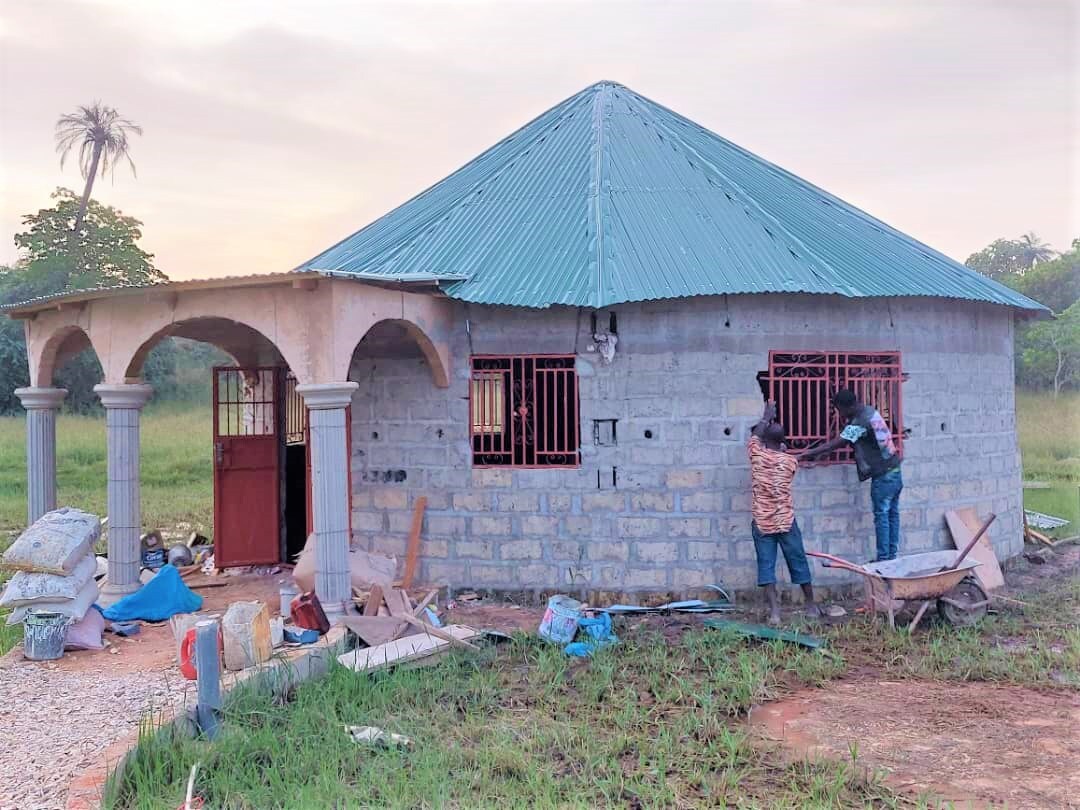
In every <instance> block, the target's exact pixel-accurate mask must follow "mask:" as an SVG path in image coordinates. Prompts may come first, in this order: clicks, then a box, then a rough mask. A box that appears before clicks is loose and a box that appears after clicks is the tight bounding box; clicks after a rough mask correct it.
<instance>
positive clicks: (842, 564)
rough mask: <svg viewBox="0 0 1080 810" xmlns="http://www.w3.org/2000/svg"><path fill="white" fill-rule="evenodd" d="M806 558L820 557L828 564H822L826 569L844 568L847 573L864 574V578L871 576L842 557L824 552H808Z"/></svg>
mask: <svg viewBox="0 0 1080 810" xmlns="http://www.w3.org/2000/svg"><path fill="white" fill-rule="evenodd" d="M806 556H808V557H818V558H820V559H822V560H826V562H824V563H822V565H824V566H825V567H826V568H833V567H836V568H843V569H845V570H847V571H854V572H855V573H856V574H862V575H863V576H864V577H866V576H870V575H869V574H868V573H867V572H866V571H865V569H863V568H862V567H861V566H858V565H855V563H852V562H848V561H847V560H845V559H843V558H842V557H834V556H833V555H832V554H825V553H824V552H822V551H808V552H806Z"/></svg>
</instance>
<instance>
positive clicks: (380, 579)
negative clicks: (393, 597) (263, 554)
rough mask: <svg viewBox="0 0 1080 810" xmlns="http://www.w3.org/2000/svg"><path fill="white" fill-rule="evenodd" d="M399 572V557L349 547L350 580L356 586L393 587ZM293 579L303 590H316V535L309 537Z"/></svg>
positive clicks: (364, 587) (297, 562) (294, 570)
mask: <svg viewBox="0 0 1080 810" xmlns="http://www.w3.org/2000/svg"><path fill="white" fill-rule="evenodd" d="M396 574H397V559H396V558H394V557H384V556H383V555H382V554H369V553H368V552H366V551H361V550H360V549H358V548H353V549H349V581H350V583H351V584H352V586H353V587H354V588H359V589H360V590H367V589H368V588H370V587H371V586H372V585H378V586H379V587H381V588H392V587H393V586H394V576H395V575H396ZM293 580H294V581H295V582H296V584H297V586H299V588H300V590H301V591H305V592H306V591H313V590H315V535H311V536H310V537H308V540H307V544H306V545H305V546H304V550H303V551H302V552H300V557H299V559H297V561H296V566H295V567H294V568H293Z"/></svg>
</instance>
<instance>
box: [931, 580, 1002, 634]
mask: <svg viewBox="0 0 1080 810" xmlns="http://www.w3.org/2000/svg"><path fill="white" fill-rule="evenodd" d="M989 604H990V601H989V597H988V596H987V595H986V591H984V590H983V588H982V585H980V584H979V581H978V580H977V579H975V578H974V577H965V578H964V579H962V580H961V581H960V584H959V585H957V586H955V587H954V588H953V589H952V590H951V591H949V592H948V593H946V594H945V595H944V596H942V597H941V598H940V599H938V603H937V606H938V613H939V614H940V615H941V618H942V619H944V620H945V621H947V622H948V623H949V624H951V625H952V626H953V627H968V626H969V625H972V624H975V622H977V621H979V619H981V618H982V617H983V616H985V615H986V611H987V607H988V606H989Z"/></svg>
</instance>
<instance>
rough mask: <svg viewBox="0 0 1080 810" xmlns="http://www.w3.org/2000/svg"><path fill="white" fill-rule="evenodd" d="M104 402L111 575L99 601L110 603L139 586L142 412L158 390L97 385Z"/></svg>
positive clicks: (144, 387)
mask: <svg viewBox="0 0 1080 810" xmlns="http://www.w3.org/2000/svg"><path fill="white" fill-rule="evenodd" d="M94 392H95V393H96V394H97V395H98V397H100V398H101V404H102V405H104V406H105V443H106V446H107V454H108V468H109V482H108V492H107V499H106V500H107V503H108V510H109V576H108V580H107V582H106V584H105V587H104V588H103V589H102V591H101V598H100V599H99V600H98V601H99V602H100V604H102V605H111V604H112V603H113V602H116V601H117V600H118V599H120V598H121V597H122V596H125V595H127V594H129V593H134V592H135V591H137V590H138V589H139V536H140V535H141V534H142V509H141V503H140V501H139V412H140V411H141V410H142V408H143V405H145V404H146V403H147V401H148V400H149V399H150V397H151V395H152V394H153V393H154V389H153V388H151V387H150V386H149V385H95V386H94Z"/></svg>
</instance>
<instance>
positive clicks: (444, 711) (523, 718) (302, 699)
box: [105, 629, 929, 810]
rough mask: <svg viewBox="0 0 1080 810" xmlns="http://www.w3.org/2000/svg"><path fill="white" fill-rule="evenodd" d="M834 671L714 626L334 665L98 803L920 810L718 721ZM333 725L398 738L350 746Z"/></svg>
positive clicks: (856, 772) (861, 776)
mask: <svg viewBox="0 0 1080 810" xmlns="http://www.w3.org/2000/svg"><path fill="white" fill-rule="evenodd" d="M841 669H842V664H841V663H840V662H839V661H838V660H837V659H835V658H832V657H829V656H826V655H823V654H821V653H814V652H806V651H802V650H792V649H790V648H788V647H782V646H780V645H778V644H777V645H748V644H746V643H744V642H741V641H739V640H738V639H736V638H735V637H734V636H732V635H728V634H725V633H722V632H719V631H707V630H700V629H697V630H691V631H689V632H687V633H686V634H685V635H684V636H683V637H682V639H681V640H679V641H673V640H670V639H668V640H665V639H664V638H663V637H662V636H661V635H660V634H659V633H657V632H656V631H653V630H645V629H642V630H638V631H628V632H626V633H624V641H623V642H622V643H621V644H619V645H618V646H617V647H615V648H612V649H609V650H605V651H604V652H602V653H601V654H600V655H598V657H597V658H596V659H594V660H593V661H590V662H580V661H576V660H574V659H570V658H567V657H566V656H565V655H564V654H563V653H562V652H561V651H560V650H559V649H558V648H555V647H552V646H549V645H546V644H545V643H543V642H541V641H538V640H536V639H531V638H528V637H525V636H519V637H516V638H515V639H514V640H513V641H512V642H510V643H509V644H507V645H504V646H503V647H502V648H501V649H490V648H489V649H487V650H485V651H484V652H483V653H481V654H479V655H476V656H470V655H455V656H453V657H451V658H449V659H447V660H445V661H443V662H440V663H439V664H437V665H435V666H434V667H431V668H420V669H411V670H410V669H397V670H394V671H393V672H389V673H381V674H376V675H374V676H367V675H358V674H356V673H353V672H351V671H349V670H346V669H344V668H341V667H339V666H335V667H334V668H333V669H332V670H331V672H330V673H329V675H328V676H327V677H326V678H324V679H322V680H319V681H315V682H308V683H306V684H303V685H301V686H300V687H299V688H297V689H296V690H294V691H293V692H292V693H291V695H290V696H289V699H288V700H286V701H282V700H275V699H274V698H272V697H271V696H269V695H266V694H262V695H260V694H255V693H252V692H244V693H241V694H238V695H236V696H235V697H234V698H232V699H231V700H230V701H229V703H228V705H227V708H226V726H225V728H226V730H225V732H224V734H223V736H222V737H221V738H220V739H219V740H218V741H217V742H216V743H215V744H213V745H210V744H207V743H205V742H199V741H193V740H182V739H168V738H163V737H152V736H149V735H148V736H147V737H146V738H145V739H144V741H143V744H142V745H141V746H140V748H139V749H138V752H137V754H136V755H135V757H134V759H133V760H132V762H131V765H130V767H129V768H128V769H127V770H126V771H125V775H124V778H123V780H122V781H114V782H113V783H112V784H110V786H109V789H108V795H107V800H106V802H105V806H106V807H113V808H170V810H171V808H174V807H176V806H177V804H178V803H180V802H181V800H182V798H183V791H184V786H185V784H186V781H187V777H188V774H189V771H190V768H191V766H192V765H193V764H194V763H196V762H199V763H201V766H200V769H199V777H198V779H197V780H196V784H197V792H198V793H199V794H200V795H202V796H203V797H204V798H205V800H206V805H207V806H208V807H215V808H236V809H239V808H266V809H267V810H268V809H269V808H279V807H290V808H292V807H296V808H307V807H311V808H315V807H320V808H321V807H339V808H354V807H387V808H398V807H401V808H406V807H408V808H412V807H447V808H463V807H469V808H474V807H475V808H488V807H500V808H518V807H537V808H546V807H550V808H555V807H560V808H561V807H583V808H584V807H650V808H651V807H702V806H721V807H723V806H739V807H760V808H790V807H800V808H836V807H883V808H885V807H909V806H920V805H921V806H929V805H928V804H927V803H925V802H921V803H920V802H912V801H910V800H909V799H906V798H901V797H899V796H896V795H895V794H893V793H892V792H890V791H889V790H887V789H886V788H885V787H883V785H882V784H881V782H880V780H879V778H878V777H877V776H876V775H875V774H873V773H868V772H867V771H866V769H865V768H863V767H861V766H860V765H859V763H857V762H856V763H852V762H840V763H835V762H818V763H799V764H790V763H787V762H786V761H784V760H783V759H782V758H781V757H780V755H779V754H778V753H777V752H776V751H775V750H773V749H771V748H769V747H765V746H762V745H760V744H756V743H752V742H751V741H750V740H749V739H748V738H747V736H746V735H745V733H744V731H742V730H741V729H740V728H739V724H738V723H735V722H732V720H733V718H738V717H741V716H743V715H744V714H745V712H746V711H747V709H748V708H749V707H750V705H752V704H753V703H757V702H760V701H762V700H766V699H768V698H769V697H771V696H773V695H775V694H777V693H778V692H779V691H781V690H782V689H783V688H784V687H785V685H786V684H791V683H820V682H822V681H823V680H825V679H828V678H830V677H834V676H835V675H836V674H838V672H839V671H840V670H841ZM346 724H355V725H374V726H378V727H380V728H384V729H387V730H391V731H395V732H398V733H401V734H405V735H407V736H409V737H411V738H412V739H413V741H414V747H413V748H412V749H411V750H406V751H397V750H379V749H374V748H370V747H366V746H362V745H357V744H355V743H353V742H352V741H351V740H350V739H349V738H348V737H347V735H346V734H345V731H344V726H345V725H346Z"/></svg>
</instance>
